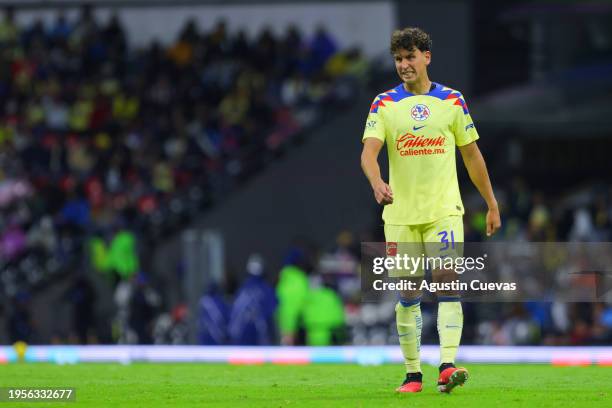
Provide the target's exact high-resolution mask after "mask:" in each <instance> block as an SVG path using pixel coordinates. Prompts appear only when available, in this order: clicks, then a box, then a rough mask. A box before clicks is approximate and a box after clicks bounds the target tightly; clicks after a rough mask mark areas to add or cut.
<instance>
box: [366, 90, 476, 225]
mask: <svg viewBox="0 0 612 408" xmlns="http://www.w3.org/2000/svg"><path fill="white" fill-rule="evenodd" d="M368 137H374V138H376V139H378V140H380V141H381V142H383V143H386V145H387V152H388V155H389V185H390V186H391V190H392V191H393V204H389V205H386V206H385V208H384V210H383V220H384V221H385V224H390V225H417V224H425V223H429V222H433V221H436V220H438V219H440V218H443V217H446V216H448V215H462V214H463V213H464V210H463V203H462V201H461V194H460V192H459V183H458V181H457V165H456V162H455V157H456V152H455V150H456V149H455V146H464V145H467V144H469V143H472V142H473V141H475V140H477V139H478V132H477V131H476V128H475V127H474V123H473V121H472V118H471V117H470V114H469V111H468V108H467V105H466V103H465V100H464V98H463V95H461V93H460V92H458V91H456V90H453V89H451V88H448V87H446V86H443V85H440V84H438V83H435V82H433V83H432V87H431V89H430V91H429V92H428V93H426V94H424V95H414V94H412V93H410V92H408V91H406V89H405V88H404V84H400V85H398V86H396V87H395V88H393V89H390V90H388V91H386V92H383V93H381V94H379V95H378V96H377V97H376V98H375V99H374V102H373V103H372V106H371V107H370V113H369V115H368V118H367V121H366V126H365V130H364V133H363V138H362V141H363V140H365V139H366V138H368Z"/></svg>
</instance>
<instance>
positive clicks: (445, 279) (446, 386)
mask: <svg viewBox="0 0 612 408" xmlns="http://www.w3.org/2000/svg"><path fill="white" fill-rule="evenodd" d="M424 237H425V241H426V243H427V244H426V249H427V252H428V253H427V256H428V257H437V256H439V257H441V258H446V257H456V256H462V252H463V251H462V249H463V248H462V245H463V219H462V217H460V216H450V217H445V218H443V219H441V220H439V221H436V222H434V223H431V224H430V225H428V226H427V228H426V229H425V231H424ZM432 278H433V280H434V282H436V283H452V282H453V281H456V280H457V274H456V273H455V271H454V270H452V269H444V268H436V269H434V270H433V271H432ZM437 295H438V321H437V325H438V336H439V338H440V366H439V371H440V377H439V378H438V389H439V390H440V391H441V392H451V391H452V389H453V388H454V387H456V386H457V385H463V383H465V381H466V380H467V378H468V373H467V370H465V369H464V368H456V367H455V357H456V356H457V349H458V347H459V343H460V342H461V333H462V331H463V310H462V307H461V302H460V294H459V293H458V291H456V290H452V289H449V290H442V291H438V293H437Z"/></svg>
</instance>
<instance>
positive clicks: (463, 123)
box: [454, 95, 479, 146]
mask: <svg viewBox="0 0 612 408" xmlns="http://www.w3.org/2000/svg"><path fill="white" fill-rule="evenodd" d="M458 101H459V104H456V105H458V106H457V108H458V109H457V110H456V113H455V126H454V132H455V144H456V145H457V146H465V145H467V144H470V143H472V142H474V141H476V140H478V139H479V136H478V132H477V131H476V127H475V126H474V121H473V120H472V117H471V116H470V112H469V111H468V108H467V104H466V103H465V100H464V99H463V95H461V96H460V97H459V98H458Z"/></svg>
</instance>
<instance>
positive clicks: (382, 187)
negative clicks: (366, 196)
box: [372, 180, 393, 205]
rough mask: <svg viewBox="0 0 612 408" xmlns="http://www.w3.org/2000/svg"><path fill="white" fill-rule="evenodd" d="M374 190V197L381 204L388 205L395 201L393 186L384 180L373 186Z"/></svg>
mask: <svg viewBox="0 0 612 408" xmlns="http://www.w3.org/2000/svg"><path fill="white" fill-rule="evenodd" d="M372 189H373V190H374V198H375V199H376V202H377V203H378V204H381V205H387V204H392V203H393V191H391V187H390V186H389V185H388V184H387V183H385V182H384V181H382V180H381V181H380V182H379V183H377V184H376V185H374V186H373V187H372Z"/></svg>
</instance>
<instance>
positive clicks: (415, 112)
mask: <svg viewBox="0 0 612 408" xmlns="http://www.w3.org/2000/svg"><path fill="white" fill-rule="evenodd" d="M429 113H430V112H429V108H428V107H427V105H423V104H422V103H419V104H418V105H414V106H413V107H412V109H411V110H410V115H411V116H412V119H414V120H418V121H419V122H420V121H423V120H425V119H427V118H428V117H429Z"/></svg>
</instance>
